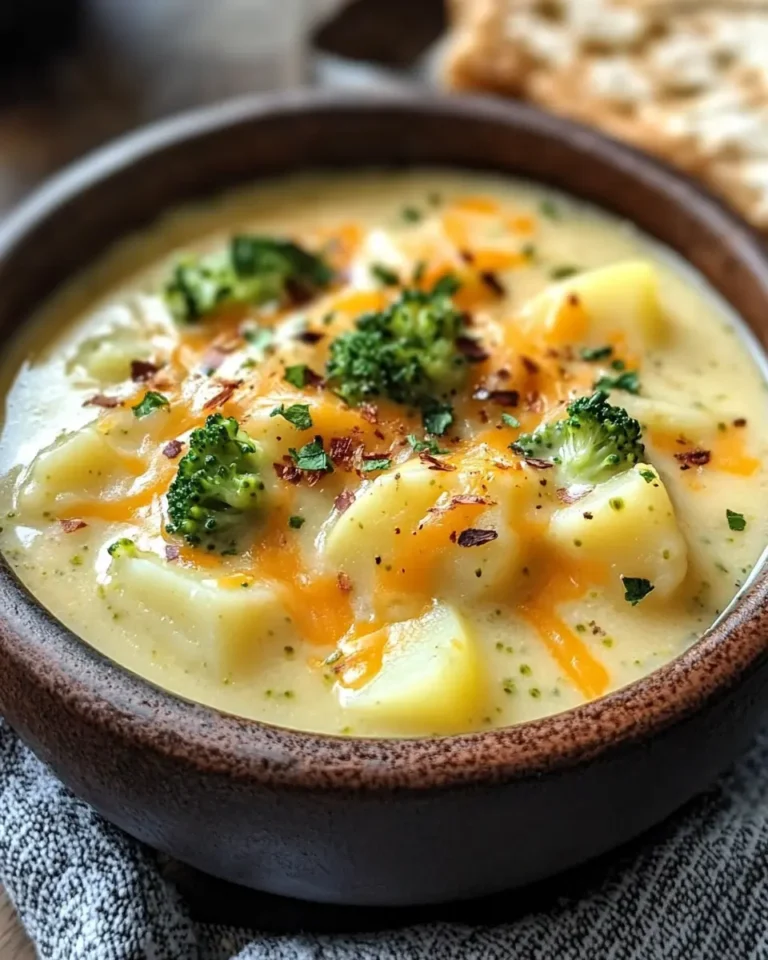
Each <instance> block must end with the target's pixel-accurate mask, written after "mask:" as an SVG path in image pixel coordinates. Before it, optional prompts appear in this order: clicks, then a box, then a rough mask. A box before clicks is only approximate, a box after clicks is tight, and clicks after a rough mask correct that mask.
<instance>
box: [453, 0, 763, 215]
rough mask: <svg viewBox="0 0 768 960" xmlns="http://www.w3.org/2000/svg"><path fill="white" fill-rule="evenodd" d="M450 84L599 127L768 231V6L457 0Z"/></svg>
mask: <svg viewBox="0 0 768 960" xmlns="http://www.w3.org/2000/svg"><path fill="white" fill-rule="evenodd" d="M454 2H455V5H456V6H457V7H458V6H461V5H463V10H462V11H460V12H459V13H458V19H457V20H456V27H455V32H454V38H453V41H452V46H451V48H450V51H449V55H448V58H447V61H446V70H445V76H446V80H447V82H448V84H449V85H450V86H452V87H453V88H455V89H464V90H488V91H494V92H497V93H503V94H508V95H512V96H518V97H522V98H524V99H526V100H530V101H532V102H534V103H537V104H539V105H540V106H542V107H545V108H546V109H548V110H551V111H553V112H556V113H561V114H564V115H566V116H569V117H572V118H574V119H577V120H580V121H582V122H584V123H588V124H592V125H594V126H596V127H599V128H600V129H602V130H604V131H606V132H608V133H610V134H612V135H613V136H616V137H619V138H621V139H624V140H626V141H628V142H630V143H632V144H634V145H636V146H638V147H640V148H641V149H644V150H648V151H650V152H653V153H656V154H658V155H660V156H662V157H664V158H665V159H667V160H669V161H671V162H673V163H675V164H677V165H678V166H681V167H682V168H683V169H685V170H686V171H688V172H690V173H692V174H694V175H697V176H699V177H701V178H702V179H704V180H705V181H706V182H707V183H708V184H709V185H710V186H712V187H713V188H714V189H716V190H719V191H720V192H721V193H723V194H724V195H725V196H726V197H727V198H728V199H729V200H730V201H731V203H733V204H734V205H735V206H736V207H737V208H738V209H739V210H740V211H741V212H742V213H743V214H744V215H745V216H746V217H747V218H748V219H749V220H750V221H751V222H752V223H753V224H755V225H756V226H758V227H760V228H761V229H763V230H767V231H768V0H748V2H741V3H736V2H730V3H724V2H720V3H701V2H693V0H689V2H685V0H678V2H665V0H559V2H549V3H542V2H540V0H454Z"/></svg>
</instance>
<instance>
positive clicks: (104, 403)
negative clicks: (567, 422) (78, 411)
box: [83, 393, 120, 410]
mask: <svg viewBox="0 0 768 960" xmlns="http://www.w3.org/2000/svg"><path fill="white" fill-rule="evenodd" d="M83 406H84V407H104V409H105V410H109V409H111V408H112V407H119V406H120V401H119V400H118V399H117V397H108V396H106V395H105V394H103V393H94V395H93V396H92V397H89V398H88V399H87V400H86V401H85V402H84V403H83Z"/></svg>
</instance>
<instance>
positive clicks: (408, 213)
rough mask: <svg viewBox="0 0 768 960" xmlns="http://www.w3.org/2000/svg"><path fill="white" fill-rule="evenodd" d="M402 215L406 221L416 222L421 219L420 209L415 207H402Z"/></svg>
mask: <svg viewBox="0 0 768 960" xmlns="http://www.w3.org/2000/svg"><path fill="white" fill-rule="evenodd" d="M402 216H403V220H405V222H406V223H418V222H419V221H420V220H421V211H420V210H417V209H416V207H403V213H402Z"/></svg>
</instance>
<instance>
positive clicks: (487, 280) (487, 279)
mask: <svg viewBox="0 0 768 960" xmlns="http://www.w3.org/2000/svg"><path fill="white" fill-rule="evenodd" d="M478 276H479V277H480V279H481V280H482V281H483V283H484V284H485V285H486V287H488V289H489V290H490V291H491V292H492V293H495V294H496V296H497V297H503V296H505V295H506V292H507V291H506V289H505V287H504V284H503V283H502V282H501V280H499V278H498V277H497V276H496V274H495V273H494V272H493V271H492V270H481V271H480V273H479V274H478Z"/></svg>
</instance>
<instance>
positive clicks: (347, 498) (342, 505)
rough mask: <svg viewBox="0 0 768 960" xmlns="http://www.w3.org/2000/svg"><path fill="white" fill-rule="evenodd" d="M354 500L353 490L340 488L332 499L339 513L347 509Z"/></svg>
mask: <svg viewBox="0 0 768 960" xmlns="http://www.w3.org/2000/svg"><path fill="white" fill-rule="evenodd" d="M354 502H355V492H354V490H342V491H341V493H340V494H339V495H338V497H336V499H335V500H334V501H333V505H334V507H336V509H337V510H338V512H339V513H344V512H345V511H346V510H349V508H350V507H351V506H352V504H353V503H354Z"/></svg>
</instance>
